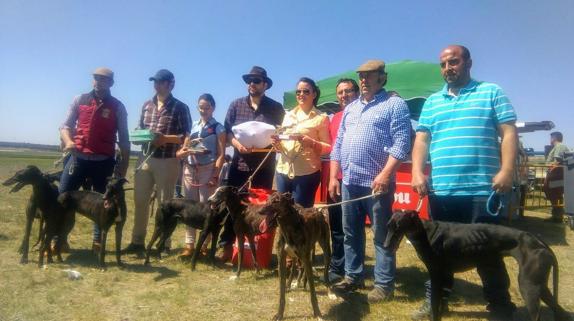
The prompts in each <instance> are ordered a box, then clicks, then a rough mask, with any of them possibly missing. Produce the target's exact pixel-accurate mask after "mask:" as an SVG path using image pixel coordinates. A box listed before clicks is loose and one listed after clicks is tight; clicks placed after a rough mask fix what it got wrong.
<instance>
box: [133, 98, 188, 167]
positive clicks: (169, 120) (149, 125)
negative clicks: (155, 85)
mask: <svg viewBox="0 0 574 321" xmlns="http://www.w3.org/2000/svg"><path fill="white" fill-rule="evenodd" d="M157 104H158V102H157V96H154V97H153V98H152V99H150V100H148V101H146V102H145V103H144V105H143V107H142V112H141V115H140V121H139V128H141V129H150V130H151V131H153V132H155V133H162V134H164V135H182V136H187V135H189V132H190V130H191V115H190V114H189V107H187V105H186V104H184V103H182V102H181V101H179V100H177V99H175V98H174V97H173V96H171V95H170V96H169V97H168V98H167V99H166V101H165V102H164V104H163V107H162V108H161V109H160V110H158V107H157ZM178 149H179V144H165V145H163V146H161V147H159V148H157V149H156V150H155V151H154V153H153V157H155V158H174V157H175V152H176V151H177V150H178Z"/></svg>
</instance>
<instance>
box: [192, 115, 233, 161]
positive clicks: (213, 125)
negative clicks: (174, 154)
mask: <svg viewBox="0 0 574 321" xmlns="http://www.w3.org/2000/svg"><path fill="white" fill-rule="evenodd" d="M224 132H225V128H224V127H223V125H221V124H220V123H219V122H217V120H215V118H213V117H212V118H211V119H210V120H208V121H207V122H206V123H203V121H202V120H198V121H195V122H193V126H192V127H191V133H190V134H189V138H190V139H196V138H201V144H202V145H203V147H205V149H206V150H207V151H208V153H206V154H197V155H193V156H191V155H190V156H189V157H188V158H187V161H188V162H189V164H191V165H196V164H197V165H207V164H211V163H213V162H215V160H216V159H217V144H218V139H217V137H218V136H219V135H220V134H221V133H224Z"/></svg>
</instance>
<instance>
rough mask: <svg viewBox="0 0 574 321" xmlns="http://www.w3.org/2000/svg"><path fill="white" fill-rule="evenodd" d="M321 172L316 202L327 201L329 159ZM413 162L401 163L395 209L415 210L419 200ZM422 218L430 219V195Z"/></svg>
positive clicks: (421, 210)
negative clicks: (412, 173)
mask: <svg viewBox="0 0 574 321" xmlns="http://www.w3.org/2000/svg"><path fill="white" fill-rule="evenodd" d="M321 165H322V172H321V185H320V186H319V188H318V189H317V193H316V195H315V203H323V204H324V203H326V202H327V197H328V195H327V194H328V191H327V187H328V185H329V161H328V160H323V162H322V164H321ZM411 169H412V165H411V162H404V163H401V166H400V167H399V169H398V170H397V176H396V180H397V183H396V189H395V202H394V203H393V210H395V209H404V210H415V209H416V208H417V203H418V201H419V195H418V194H417V193H415V191H414V190H413V189H412V187H411V177H412V176H411ZM429 171H430V166H427V167H426V168H425V174H427V175H428V174H429ZM419 216H420V217H421V218H422V219H427V220H428V219H429V214H428V197H424V198H423V203H422V206H421V209H420V212H419ZM366 223H367V224H371V222H370V221H369V217H368V216H367V219H366Z"/></svg>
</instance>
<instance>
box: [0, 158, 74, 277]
mask: <svg viewBox="0 0 574 321" xmlns="http://www.w3.org/2000/svg"><path fill="white" fill-rule="evenodd" d="M59 175H60V173H54V174H44V173H42V172H41V171H40V169H38V167H36V166H34V165H30V166H28V167H26V168H25V169H22V170H19V171H18V172H16V173H15V174H14V176H12V177H11V178H9V179H7V180H6V181H5V182H4V183H3V185H4V186H11V185H15V186H14V187H12V189H11V190H10V193H14V192H18V191H19V190H20V189H22V188H23V187H24V186H26V185H32V194H31V195H30V199H29V200H28V204H27V205H26V227H25V229H24V238H23V239H22V244H21V245H20V249H19V252H20V253H21V254H22V257H21V258H20V263H22V264H26V263H28V250H29V244H30V243H29V242H30V233H31V231H32V223H33V222H34V218H36V217H39V218H40V228H39V229H38V230H39V236H38V241H39V242H40V258H39V260H38V265H39V266H41V265H42V264H43V260H44V257H43V254H44V251H46V250H47V249H49V248H50V242H51V239H52V237H53V236H55V235H56V234H59V233H60V232H61V230H60V227H62V225H63V222H64V221H65V217H64V214H65V213H64V211H63V208H62V207H61V206H60V204H59V203H58V202H57V198H58V187H57V186H56V185H54V184H53V182H54V181H55V180H57V179H58V178H59ZM48 230H49V231H48ZM48 234H49V239H50V240H48V241H46V236H47V235H48ZM59 239H61V238H59ZM59 248H60V247H58V246H56V255H57V257H58V260H60V261H61V260H62V257H61V255H60V252H59ZM47 254H48V263H52V252H51V251H49V250H48V251H47Z"/></svg>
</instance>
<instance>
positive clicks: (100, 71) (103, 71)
mask: <svg viewBox="0 0 574 321" xmlns="http://www.w3.org/2000/svg"><path fill="white" fill-rule="evenodd" d="M92 75H98V76H103V77H107V78H110V79H112V80H113V79H114V72H113V71H112V70H111V69H110V68H106V67H99V68H96V70H94V72H93V73H92Z"/></svg>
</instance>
